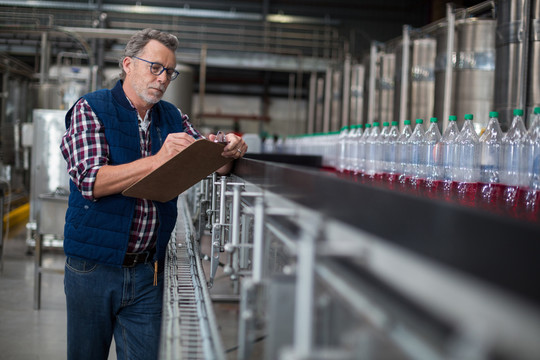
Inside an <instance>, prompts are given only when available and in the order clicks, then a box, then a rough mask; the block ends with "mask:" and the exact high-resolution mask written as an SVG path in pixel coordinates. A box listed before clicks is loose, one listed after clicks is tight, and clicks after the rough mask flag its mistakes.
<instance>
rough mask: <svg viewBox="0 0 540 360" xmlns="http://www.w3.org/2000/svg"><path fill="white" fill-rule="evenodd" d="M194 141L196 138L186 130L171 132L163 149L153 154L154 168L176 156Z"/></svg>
mask: <svg viewBox="0 0 540 360" xmlns="http://www.w3.org/2000/svg"><path fill="white" fill-rule="evenodd" d="M194 142H195V139H194V138H192V137H191V136H190V135H188V134H186V133H184V132H181V133H172V134H169V135H168V136H167V138H166V139H165V142H164V143H163V146H162V147H161V149H160V150H159V151H158V153H157V154H156V155H154V156H153V158H154V159H153V160H154V169H155V168H158V167H159V166H161V165H163V164H164V163H166V162H167V161H168V160H170V159H172V158H173V157H175V156H176V155H177V154H178V153H180V152H181V151H182V150H184V149H185V148H187V147H188V146H189V145H191V144H192V143H194Z"/></svg>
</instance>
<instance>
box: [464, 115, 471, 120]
mask: <svg viewBox="0 0 540 360" xmlns="http://www.w3.org/2000/svg"><path fill="white" fill-rule="evenodd" d="M472 119H473V114H465V120H472Z"/></svg>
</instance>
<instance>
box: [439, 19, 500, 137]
mask: <svg viewBox="0 0 540 360" xmlns="http://www.w3.org/2000/svg"><path fill="white" fill-rule="evenodd" d="M495 28H496V21H495V20H492V19H481V18H468V19H461V20H458V21H456V35H455V43H454V54H453V55H452V62H453V74H452V89H453V90H452V96H451V105H450V112H451V113H452V115H456V116H457V117H458V124H459V126H461V125H462V124H463V121H464V120H463V119H464V115H465V114H473V115H474V124H475V128H476V131H477V132H480V131H482V129H483V128H484V127H485V126H486V124H487V121H488V120H489V111H491V110H493V106H494V105H493V92H494V84H495V83H494V81H495ZM436 39H437V55H436V61H435V106H434V114H435V116H437V117H441V116H442V115H443V112H444V89H445V69H446V44H447V28H446V27H445V26H442V27H441V28H440V30H439V31H437V32H436ZM447 122H448V119H443V124H444V127H446V124H447Z"/></svg>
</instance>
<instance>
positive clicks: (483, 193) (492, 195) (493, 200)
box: [478, 111, 503, 211]
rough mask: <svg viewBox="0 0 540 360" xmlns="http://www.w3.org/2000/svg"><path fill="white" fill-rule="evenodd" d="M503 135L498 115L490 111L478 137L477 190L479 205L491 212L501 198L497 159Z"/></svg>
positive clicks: (501, 189) (495, 208) (494, 209)
mask: <svg viewBox="0 0 540 360" xmlns="http://www.w3.org/2000/svg"><path fill="white" fill-rule="evenodd" d="M502 138H503V133H502V131H501V127H500V125H499V113H497V112H496V111H491V112H490V113H489V121H488V124H487V127H486V129H485V130H484V133H483V134H482V136H480V184H479V189H478V195H479V201H480V204H481V205H483V206H484V207H488V208H489V209H490V210H492V211H496V210H497V203H498V202H499V201H500V199H501V198H502V191H503V188H502V186H501V184H500V174H499V158H500V153H501V141H502Z"/></svg>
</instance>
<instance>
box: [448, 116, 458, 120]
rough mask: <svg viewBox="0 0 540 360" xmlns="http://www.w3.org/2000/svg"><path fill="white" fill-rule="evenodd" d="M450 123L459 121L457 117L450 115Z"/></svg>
mask: <svg viewBox="0 0 540 360" xmlns="http://www.w3.org/2000/svg"><path fill="white" fill-rule="evenodd" d="M448 121H457V116H456V115H450V116H449V117H448Z"/></svg>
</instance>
